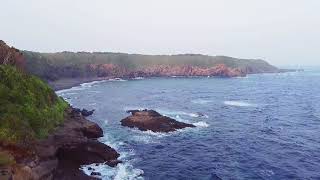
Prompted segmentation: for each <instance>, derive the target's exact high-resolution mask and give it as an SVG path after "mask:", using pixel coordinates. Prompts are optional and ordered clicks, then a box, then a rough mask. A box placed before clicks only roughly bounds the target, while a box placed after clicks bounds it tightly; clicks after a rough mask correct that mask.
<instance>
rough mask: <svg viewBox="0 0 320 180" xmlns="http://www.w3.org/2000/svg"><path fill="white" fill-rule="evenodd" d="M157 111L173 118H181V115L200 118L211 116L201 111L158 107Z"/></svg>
mask: <svg viewBox="0 0 320 180" xmlns="http://www.w3.org/2000/svg"><path fill="white" fill-rule="evenodd" d="M157 111H158V112H159V113H160V114H162V115H165V116H169V117H172V118H177V119H179V118H181V117H180V116H189V117H193V118H199V117H204V118H209V116H208V115H206V114H203V113H199V112H196V113H189V112H184V111H170V110H163V109H158V110H157Z"/></svg>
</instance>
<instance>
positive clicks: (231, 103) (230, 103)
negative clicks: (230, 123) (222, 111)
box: [224, 101, 256, 107]
mask: <svg viewBox="0 0 320 180" xmlns="http://www.w3.org/2000/svg"><path fill="white" fill-rule="evenodd" d="M224 104H225V105H228V106H238V107H255V106H256V104H250V103H247V102H244V101H224Z"/></svg>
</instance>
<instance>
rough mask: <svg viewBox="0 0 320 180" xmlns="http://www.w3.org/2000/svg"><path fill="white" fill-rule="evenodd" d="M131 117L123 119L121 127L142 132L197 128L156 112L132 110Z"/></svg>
mask: <svg viewBox="0 0 320 180" xmlns="http://www.w3.org/2000/svg"><path fill="white" fill-rule="evenodd" d="M128 112H130V113H131V116H129V117H127V118H125V119H122V120H121V125H122V126H127V127H130V128H134V127H136V128H138V129H139V130H142V131H147V130H151V131H153V132H171V131H176V130H177V129H183V128H186V127H195V126H194V125H192V124H187V123H183V122H179V121H176V120H174V119H172V118H169V117H166V116H162V115H161V114H159V113H158V112H156V111H154V110H142V111H139V110H130V111H128Z"/></svg>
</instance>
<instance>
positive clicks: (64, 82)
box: [48, 69, 304, 91]
mask: <svg viewBox="0 0 320 180" xmlns="http://www.w3.org/2000/svg"><path fill="white" fill-rule="evenodd" d="M301 71H304V70H303V69H279V72H270V73H267V74H274V73H287V72H301ZM253 74H265V73H253ZM248 75H252V74H247V75H246V76H248ZM152 77H156V76H150V77H143V78H152ZM159 77H173V76H159ZM176 77H191V76H176ZM192 77H207V76H192ZM211 77H217V78H219V76H211ZM114 78H117V77H115V76H107V77H91V78H63V79H59V80H56V81H49V82H48V84H49V85H50V86H51V87H52V88H53V90H55V91H60V90H64V89H70V88H72V87H75V86H79V85H81V84H83V83H89V82H93V81H103V80H110V79H114ZM119 78H124V79H133V78H125V77H119ZM224 78H225V77H224Z"/></svg>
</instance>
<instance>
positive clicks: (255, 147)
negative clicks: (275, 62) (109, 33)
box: [58, 71, 320, 179]
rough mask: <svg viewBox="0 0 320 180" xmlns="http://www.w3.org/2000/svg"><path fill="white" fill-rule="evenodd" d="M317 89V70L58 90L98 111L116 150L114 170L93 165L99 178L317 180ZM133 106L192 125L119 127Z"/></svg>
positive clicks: (319, 126)
mask: <svg viewBox="0 0 320 180" xmlns="http://www.w3.org/2000/svg"><path fill="white" fill-rule="evenodd" d="M319 90H320V71H305V72H295V73H283V74H259V75H250V76H248V77H247V78H231V79H224V78H152V79H143V80H129V81H104V82H94V83H89V84H83V85H82V86H79V87H74V88H72V89H69V90H63V91H60V92H58V93H59V94H60V95H62V96H63V97H65V98H67V99H68V101H69V102H70V103H71V104H73V105H74V106H75V107H80V108H87V109H96V112H95V114H94V115H93V116H92V117H90V119H91V120H93V121H95V122H97V123H99V125H101V126H102V128H103V129H104V132H105V137H104V138H101V139H100V140H101V141H102V142H105V143H106V144H108V145H110V146H111V147H114V148H115V149H117V151H118V152H119V153H121V159H122V160H123V161H124V163H123V164H121V165H118V166H117V167H116V168H110V167H107V166H103V165H100V166H98V167H95V168H96V169H97V170H98V171H100V172H101V173H102V175H103V178H104V179H143V178H144V179H215V178H217V177H219V178H221V179H320V92H319ZM137 108H149V109H155V110H157V111H159V112H160V113H162V114H164V115H167V116H170V117H173V118H175V119H177V120H179V121H185V122H189V123H194V124H195V125H197V126H198V127H196V128H189V129H184V130H181V131H178V132H174V133H169V134H161V133H152V132H140V131H139V130H136V129H129V128H126V127H122V126H121V125H120V120H121V119H122V118H124V117H126V116H128V114H126V112H125V111H126V110H128V109H137ZM197 113H203V114H205V115H206V117H198V116H197ZM84 169H85V170H86V167H84ZM86 172H88V171H86Z"/></svg>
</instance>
